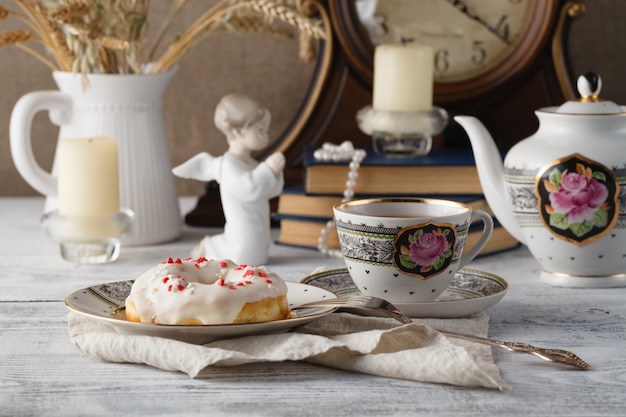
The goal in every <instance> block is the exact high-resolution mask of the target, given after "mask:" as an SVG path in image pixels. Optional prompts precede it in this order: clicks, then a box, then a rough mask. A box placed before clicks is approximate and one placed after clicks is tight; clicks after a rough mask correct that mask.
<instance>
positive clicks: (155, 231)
mask: <svg viewBox="0 0 626 417" xmlns="http://www.w3.org/2000/svg"><path fill="white" fill-rule="evenodd" d="M175 72H176V70H171V71H168V72H166V73H161V74H88V75H87V80H88V83H87V84H85V83H84V80H83V78H82V75H81V74H73V73H71V72H62V71H54V72H53V77H54V80H55V81H56V83H57V85H58V87H59V90H60V91H37V92H32V93H28V94H26V95H24V96H23V97H21V98H20V99H19V100H18V102H17V103H16V105H15V107H14V108H13V113H12V115H11V129H10V136H11V154H12V156H13V161H14V163H15V166H16V167H17V170H18V171H19V173H20V174H21V175H22V177H23V178H24V179H25V180H26V182H28V183H29V184H30V185H31V186H32V187H33V188H34V189H35V190H37V191H38V192H40V193H41V194H43V195H45V196H47V199H46V209H45V210H46V211H50V210H53V209H55V208H56V206H57V204H56V193H57V186H56V175H55V167H54V165H53V168H52V172H47V171H45V170H44V169H42V168H41V166H39V165H38V163H37V162H36V161H35V157H34V155H33V149H32V141H31V125H32V122H33V118H34V116H35V114H36V113H37V112H39V111H48V112H49V116H50V120H51V121H52V123H54V124H55V125H57V126H59V127H60V130H59V138H89V137H94V136H111V137H113V138H115V139H116V140H117V141H118V149H119V170H120V172H119V178H120V203H121V205H122V207H124V208H128V209H130V210H132V211H133V212H134V213H135V222H134V224H133V229H132V232H131V233H130V235H129V236H128V237H127V238H126V239H125V240H124V243H125V244H131V245H146V244H155V243H161V242H166V241H169V240H172V239H174V238H176V237H178V236H179V235H180V232H181V226H182V221H181V216H180V209H179V206H178V198H177V193H176V188H175V183H174V177H173V175H172V173H171V171H172V170H171V161H170V156H169V151H168V145H167V139H166V136H165V129H164V126H163V118H162V98H163V94H164V92H165V89H166V87H167V85H168V84H169V81H170V80H171V79H172V76H173V75H174V73H175Z"/></svg>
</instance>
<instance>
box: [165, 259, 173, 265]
mask: <svg viewBox="0 0 626 417" xmlns="http://www.w3.org/2000/svg"><path fill="white" fill-rule="evenodd" d="M165 263H168V264H172V263H174V260H173V259H172V258H167V261H165Z"/></svg>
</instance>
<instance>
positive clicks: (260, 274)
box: [259, 271, 267, 278]
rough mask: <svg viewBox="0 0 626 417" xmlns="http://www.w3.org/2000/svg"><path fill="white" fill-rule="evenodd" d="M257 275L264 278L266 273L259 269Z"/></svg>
mask: <svg viewBox="0 0 626 417" xmlns="http://www.w3.org/2000/svg"><path fill="white" fill-rule="evenodd" d="M259 276H260V277H261V278H265V277H266V276H267V274H266V273H265V272H263V271H260V272H259Z"/></svg>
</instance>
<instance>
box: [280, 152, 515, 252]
mask: <svg viewBox="0 0 626 417" xmlns="http://www.w3.org/2000/svg"><path fill="white" fill-rule="evenodd" d="M367 152H368V153H367V157H366V158H365V159H364V160H363V161H362V163H361V167H360V169H359V176H358V179H357V183H356V186H355V188H354V191H355V198H372V197H392V196H393V197H431V198H441V199H446V200H454V201H460V202H463V203H465V204H468V205H470V206H472V208H474V209H481V210H484V211H486V212H488V213H492V212H491V210H490V208H489V205H488V204H487V202H486V200H485V199H484V196H483V194H482V188H481V186H480V182H479V180H478V173H477V171H476V166H475V165H474V158H473V155H472V153H471V151H470V150H462V149H459V150H457V149H454V150H452V149H446V150H433V151H431V153H430V154H428V155H426V156H422V157H415V158H401V159H400V158H386V157H382V156H379V155H377V154H375V153H374V152H373V151H372V150H367ZM304 170H305V172H304V174H305V178H304V185H301V186H294V187H286V188H285V189H284V190H283V193H282V194H281V195H280V196H279V197H278V204H277V209H276V212H275V213H274V218H275V220H276V221H278V222H279V225H280V233H279V235H278V238H277V243H279V244H286V245H294V246H300V247H306V248H316V247H317V242H318V239H319V237H320V234H321V230H322V228H324V227H325V225H326V223H327V222H328V220H330V219H332V218H333V206H334V205H335V204H337V203H339V202H341V199H342V193H343V191H344V189H345V183H346V180H347V175H348V170H349V168H348V163H347V162H325V161H324V162H321V161H316V160H314V159H313V157H312V151H308V152H307V154H306V158H305V165H304ZM492 215H493V214H492ZM494 223H495V226H496V227H495V229H494V233H493V235H492V237H491V239H489V242H488V243H487V245H486V246H485V248H483V250H482V251H481V254H482V255H485V254H491V253H495V252H500V251H503V250H508V249H512V248H515V247H517V246H518V245H519V242H518V241H517V240H516V239H515V238H513V237H512V236H511V235H510V234H509V233H508V232H507V231H506V230H505V229H504V228H503V227H501V226H500V224H499V223H498V222H497V221H496V219H495V218H494ZM479 230H480V225H477V227H475V228H470V233H469V236H468V241H467V247H468V248H469V247H472V246H473V245H474V244H475V243H476V241H477V240H478V237H479V235H480V233H479ZM327 245H328V247H329V248H331V249H338V248H339V240H338V237H337V232H336V230H331V231H330V233H329V234H328V237H327Z"/></svg>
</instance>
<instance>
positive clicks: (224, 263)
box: [220, 261, 228, 268]
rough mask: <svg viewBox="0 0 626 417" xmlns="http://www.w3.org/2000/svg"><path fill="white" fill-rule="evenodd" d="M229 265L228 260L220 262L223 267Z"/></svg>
mask: <svg viewBox="0 0 626 417" xmlns="http://www.w3.org/2000/svg"><path fill="white" fill-rule="evenodd" d="M227 266H228V263H227V262H224V261H222V262H220V267H221V268H226V267H227Z"/></svg>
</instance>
